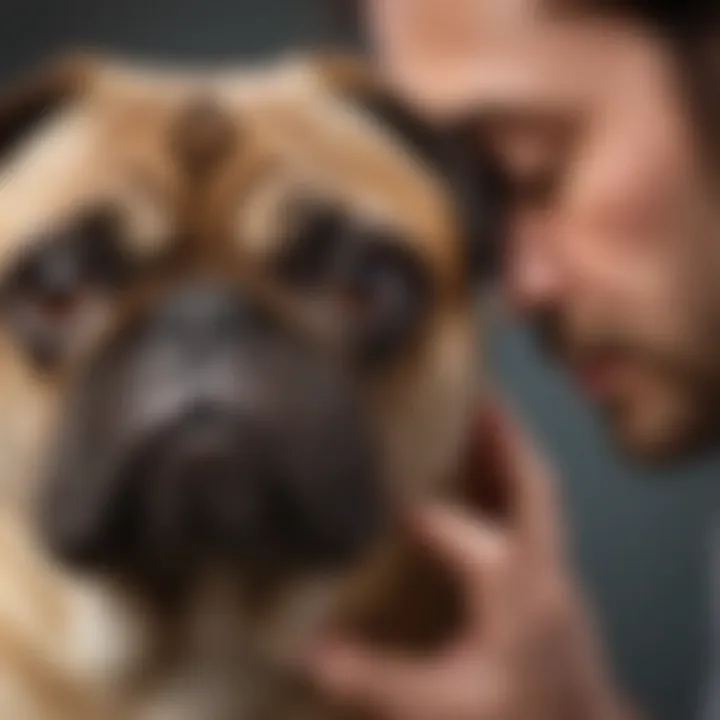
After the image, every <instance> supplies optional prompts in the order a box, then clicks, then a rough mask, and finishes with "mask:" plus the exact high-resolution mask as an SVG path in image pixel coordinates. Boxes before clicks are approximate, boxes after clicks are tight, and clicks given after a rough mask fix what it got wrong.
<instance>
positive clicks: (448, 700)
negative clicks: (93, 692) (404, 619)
mask: <svg viewBox="0 0 720 720" xmlns="http://www.w3.org/2000/svg"><path fill="white" fill-rule="evenodd" d="M360 10H361V14H362V17H363V21H364V23H365V27H366V28H367V30H368V32H369V36H370V39H371V41H372V43H373V46H374V50H375V53H376V57H377V60H378V62H379V63H380V66H381V68H382V70H383V72H384V73H385V74H386V76H387V78H388V80H389V82H390V83H392V84H393V85H394V86H395V88H396V89H397V90H398V92H400V93H403V94H405V95H406V96H408V97H409V98H410V99H411V100H412V101H414V102H416V103H417V104H418V105H419V106H421V108H422V109H423V110H424V111H425V112H426V113H428V114H429V115H431V116H433V118H434V119H435V120H436V121H444V120H451V121H455V120H457V119H465V118H467V117H468V116H473V117H476V118H477V121H478V130H479V134H480V132H481V131H482V133H483V134H484V137H485V138H486V139H488V140H489V141H490V142H491V143H492V145H493V146H494V148H495V150H496V151H497V153H498V155H499V157H500V158H501V161H502V162H503V164H504V166H505V168H506V170H507V172H508V173H509V175H510V177H511V179H512V181H513V185H514V192H515V198H514V207H513V212H512V232H511V237H510V242H509V246H508V248H507V253H506V265H505V286H506V288H507V292H508V297H509V299H510V300H511V301H512V303H513V304H514V306H515V307H516V308H517V309H518V310H519V311H521V312H522V313H524V314H525V315H526V316H527V317H529V318H530V319H532V320H533V321H535V322H536V324H537V326H538V328H539V329H540V330H541V336H542V338H543V339H544V340H545V342H546V343H547V345H548V347H549V348H551V349H552V350H553V351H554V352H556V353H557V355H558V357H559V358H561V359H562V360H563V361H564V362H565V363H566V364H567V365H568V366H569V367H570V368H571V370H572V371H573V373H574V374H575V375H576V377H577V379H578V381H579V384H580V385H581V387H582V388H583V389H584V390H585V391H586V392H587V393H588V394H589V395H590V396H591V397H592V398H593V399H594V400H595V401H596V402H597V403H598V405H599V407H600V408H601V409H602V411H603V413H604V414H605V416H606V417H607V420H608V423H609V426H610V429H611V431H612V432H613V434H614V436H615V437H616V438H617V440H618V442H619V443H620V444H621V445H622V446H623V447H624V448H625V449H627V450H628V451H630V452H632V453H634V454H635V455H637V456H640V457H644V458H648V459H653V460H657V459H661V458H668V457H677V456H680V455H682V454H683V453H685V452H688V451H691V450H693V449H696V448H698V447H699V446H700V445H701V444H704V443H708V442H714V443H717V442H718V440H720V423H719V422H718V420H719V419H720V202H719V201H720V4H719V3H718V2H717V0H704V1H703V0H697V2H691V1H689V0H686V1H685V2H683V3H680V2H678V3H671V2H667V3H665V4H664V5H663V3H662V2H658V1H656V2H643V1H642V0H634V1H633V0H627V1H625V2H622V1H621V0H618V1H613V0H594V1H593V0H587V1H581V0H574V1H571V0H567V2H553V1H552V0H537V1H535V2H532V1H531V0H526V1H525V0H517V1H514V2H511V1H510V0H443V2H440V0H366V2H365V3H362V4H361V7H360ZM491 422H492V424H493V428H494V430H495V433H494V438H495V443H494V447H493V452H495V453H496V459H497V454H498V453H499V457H500V460H501V462H502V463H503V464H504V470H505V474H506V477H507V479H508V481H509V482H510V483H511V487H512V488H513V489H514V490H515V491H516V493H515V498H516V503H515V512H514V515H513V516H512V518H511V520H510V521H509V522H508V523H507V525H505V526H502V527H498V526H497V525H490V524H489V523H488V522H487V521H485V520H484V519H482V518H468V517H464V516H463V515H462V514H460V513H458V512H456V511H453V510H452V509H447V508H444V509H437V508H436V509H431V510H427V511H423V512H422V513H421V517H420V518H419V522H418V532H420V533H422V534H423V536H424V537H425V538H426V539H427V540H428V541H429V542H430V543H431V545H432V546H433V547H434V548H435V549H436V550H437V552H438V553H439V554H440V555H441V556H442V557H444V558H445V559H446V560H447V562H448V563H449V564H450V565H451V566H452V567H454V568H455V569H457V572H458V576H459V577H460V578H461V580H462V582H463V583H464V587H465V588H466V592H467V602H468V607H469V609H470V614H471V620H470V621H469V623H468V627H467V629H466V632H465V633H464V634H463V635H462V636H461V637H459V638H458V639H457V642H456V643H454V644H453V645H452V646H451V647H449V648H448V649H447V651H446V652H445V653H442V654H441V655H440V656H438V657H436V658H433V659H431V660H422V661H413V660H411V659H397V658H386V657H380V656H377V655H376V654H372V653H370V652H369V651H367V650H364V649H362V648H358V647H354V646H353V645H352V643H347V642H346V643H343V642H341V641H340V640H335V641H334V642H333V643H331V644H328V647H326V648H323V649H322V650H321V651H319V652H318V656H317V658H316V660H315V665H314V667H315V670H316V673H315V674H316V676H317V678H318V681H319V682H320V684H321V685H322V686H323V687H324V688H326V689H327V690H328V692H330V693H331V694H335V695H336V696H338V697H339V698H341V699H346V700H359V701H362V702H365V703H369V704H371V705H374V706H375V707H376V709H379V710H380V711H381V712H383V713H384V714H386V715H387V716H388V717H390V718H394V719H395V720H411V719H412V720H424V719H425V718H426V719H427V720H431V719H432V720H490V719H493V720H521V719H522V720H525V719H526V718H532V719H533V720H575V719H576V718H577V719H578V720H579V719H582V720H595V719H597V720H601V719H602V720H616V719H619V718H626V717H629V710H628V707H627V705H626V704H625V702H624V699H623V697H622V693H621V691H620V690H618V689H617V687H616V686H615V684H614V682H613V680H612V678H610V677H609V673H608V671H607V668H606V664H605V662H604V660H603V658H602V653H601V651H600V649H599V647H598V644H597V643H596V642H595V641H594V638H593V634H592V630H591V623H590V620H589V619H588V613H587V611H586V610H585V609H584V608H583V605H584V603H583V602H582V601H581V600H580V599H579V593H578V592H577V590H576V589H575V588H574V583H573V581H572V578H571V573H570V571H569V570H568V568H567V565H566V563H565V561H564V559H563V557H562V549H561V547H562V543H561V542H560V540H559V537H558V520H557V518H556V517H555V516H554V514H553V504H552V502H551V500H550V498H549V497H548V496H549V492H548V488H549V484H550V479H549V477H548V476H547V471H545V470H543V469H542V465H541V463H540V462H539V461H538V459H537V457H536V456H535V455H534V454H533V453H532V451H531V450H530V449H529V448H528V447H527V444H526V442H525V441H524V440H523V438H522V437H521V436H520V435H519V434H518V432H517V431H516V430H514V429H513V428H512V427H511V425H510V423H509V422H508V421H507V420H498V418H494V419H492V420H491ZM479 606H482V617H481V618H480V615H481V614H480V613H479V612H477V613H476V614H477V615H478V617H479V620H478V622H477V623H475V622H473V619H474V614H473V609H475V610H476V609H477V608H478V607H479ZM709 712H710V715H708V718H715V719H717V718H718V717H720V706H718V707H716V708H715V709H710V710H709Z"/></svg>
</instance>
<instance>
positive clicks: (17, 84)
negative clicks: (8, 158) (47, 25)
mask: <svg viewBox="0 0 720 720" xmlns="http://www.w3.org/2000/svg"><path fill="white" fill-rule="evenodd" d="M92 65H93V63H92V61H91V60H90V58H89V56H85V55H80V54H78V55H68V56H65V57H62V58H58V59H57V60H54V61H51V62H49V63H47V64H45V65H43V66H41V67H39V68H37V69H36V70H34V71H31V72H30V73H28V74H27V75H25V76H24V77H21V78H20V79H19V80H16V81H14V82H11V83H10V84H9V85H6V86H4V87H1V88H0V162H1V161H2V158H3V157H4V156H5V155H6V153H7V152H8V151H10V150H11V149H12V147H13V146H14V145H15V144H16V143H17V142H19V141H20V140H21V139H22V138H23V137H24V136H25V135H26V134H27V133H29V132H31V130H32V129H33V127H35V126H36V125H37V123H39V122H40V121H41V120H42V119H43V118H44V117H45V116H47V115H48V114H50V113H52V112H54V111H55V110H58V109H60V108H61V107H62V106H63V105H65V104H66V103H68V102H71V101H72V100H73V99H75V98H76V97H78V96H79V95H80V94H82V93H83V92H84V90H85V89H86V87H87V85H88V83H89V81H90V77H91V74H92V73H91V68H92Z"/></svg>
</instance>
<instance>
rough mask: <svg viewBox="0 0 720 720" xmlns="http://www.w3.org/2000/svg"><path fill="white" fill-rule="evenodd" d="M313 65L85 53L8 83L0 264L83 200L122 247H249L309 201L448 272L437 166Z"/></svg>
mask: <svg viewBox="0 0 720 720" xmlns="http://www.w3.org/2000/svg"><path fill="white" fill-rule="evenodd" d="M329 77H330V75H329V73H328V72H327V68H326V67H324V66H323V65H322V64H319V63H317V62H314V61H298V60H292V61H284V62H282V63H278V64H277V65H276V66H273V67H266V68H263V69H260V70H257V71H252V70H250V71H241V72H238V71H228V72H227V73H223V72H214V73H208V74H204V73H186V74H182V73H180V72H176V71H170V72H164V71H161V70H149V69H147V68H141V69H135V68H132V67H128V66H120V65H116V64H112V63H109V62H104V61H95V60H94V61H92V62H89V61H83V62H82V63H77V62H76V63H75V65H73V66H72V67H66V68H64V69H63V72H60V71H59V70H58V71H57V72H56V73H55V75H54V76H52V77H49V78H48V77H46V78H45V79H44V82H45V84H46V86H42V84H40V86H39V87H35V88H21V89H22V91H23V92H21V93H18V94H16V95H13V93H12V92H9V93H8V100H7V105H8V107H3V106H2V104H1V103H0V117H3V118H5V120H4V121H3V120H0V136H3V135H5V136H6V137H4V138H3V141H2V142H3V147H2V148H1V149H0V151H1V153H2V154H1V155H0V170H1V172H2V182H1V184H0V245H1V248H0V265H1V266H2V267H5V266H6V265H7V264H8V263H11V262H13V261H14V260H15V259H16V258H17V257H18V255H19V254H21V253H22V252H23V251H24V250H25V249H26V248H28V247H31V246H32V244H33V243H34V242H39V241H41V240H42V239H43V238H47V237H48V235H51V234H52V233H53V232H55V231H57V230H58V229H63V228H68V227H71V226H74V225H75V224H76V223H77V222H80V221H82V219H83V218H85V217H87V216H91V215H93V214H95V213H97V211H98V210H110V211H112V212H113V213H114V216H115V217H116V218H117V219H118V220H119V221H120V223H121V226H122V232H121V237H122V240H123V243H125V245H126V246H127V248H129V249H130V250H132V252H133V253H137V254H139V255H143V256H147V255H153V254H154V253H159V252H162V251H163V250H167V249H169V248H171V247H172V246H173V244H176V243H179V242H180V241H183V242H186V243H187V242H188V241H189V240H191V241H193V242H194V243H196V244H197V246H200V247H203V248H210V247H223V249H224V252H227V251H228V250H230V251H232V252H234V253H237V258H246V259H247V260H248V262H252V261H253V260H257V259H259V258H260V259H262V258H265V257H268V256H269V255H271V254H272V253H273V252H274V251H275V250H276V248H277V245H278V244H279V243H282V242H283V241H284V239H285V238H286V237H287V236H288V234H289V227H288V226H290V230H291V229H292V228H291V226H292V225H293V223H298V222H302V221H303V218H305V217H306V215H307V212H308V208H310V207H313V208H316V207H317V206H322V207H325V208H328V209H329V208H332V209H333V211H334V212H338V213H341V214H343V215H344V216H347V217H350V218H353V217H355V218H358V219H362V221H363V223H365V224H376V225H377V226H378V227H381V228H384V229H385V230H391V231H392V235H393V237H394V238H395V239H396V240H397V242H400V243H403V242H404V243H410V244H411V245H412V247H413V251H414V252H415V253H417V254H419V255H420V256H421V257H424V259H425V260H426V262H427V264H428V266H431V267H433V268H435V270H434V272H435V273H436V274H438V275H441V274H442V273H447V274H448V275H449V276H448V281H449V282H450V283H451V284H454V280H453V278H452V274H454V273H457V272H460V271H461V265H462V263H461V261H460V259H459V255H460V254H459V253H457V252H456V244H455V243H453V242H450V238H449V236H450V235H452V234H454V233H456V232H457V230H456V229H455V228H454V224H453V223H454V222H455V218H454V215H453V213H452V211H451V208H450V204H449V203H448V202H447V198H446V197H445V194H444V192H443V191H442V185H441V184H440V183H439V181H438V178H437V177H434V176H433V174H432V173H431V172H427V171H426V170H425V169H424V168H423V166H422V165H421V164H419V163H418V162H417V158H415V157H414V156H413V154H412V152H410V151H408V150H407V149H406V148H403V147H402V144H401V143H398V142H397V139H396V138H395V137H393V135H392V133H389V132H386V129H385V128H383V126H382V124H381V123H378V122H376V121H375V120H374V118H372V117H370V116H369V115H367V114H363V113H361V112H359V111H358V109H357V107H356V106H355V105H353V104H351V103H348V102H346V101H345V99H344V98H343V97H342V93H340V92H338V88H337V87H336V86H335V85H334V83H333V82H332V81H331V80H330V79H329ZM53 83H54V85H53ZM50 90H52V92H50ZM33 92H34V93H36V95H37V97H33V94H32V93H33ZM13 123H15V125H16V126H15V127H14V126H13ZM0 269H1V268H0Z"/></svg>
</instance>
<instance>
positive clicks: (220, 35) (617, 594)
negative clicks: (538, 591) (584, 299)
mask: <svg viewBox="0 0 720 720" xmlns="http://www.w3.org/2000/svg"><path fill="white" fill-rule="evenodd" d="M326 36H327V25H326V24H325V23H324V21H323V18H322V17H321V13H320V11H319V10H318V9H317V7H316V6H315V7H314V6H313V2H312V1H311V0H24V1H23V0H2V2H0V78H4V77H6V76H8V75H10V74H14V73H16V72H17V71H18V70H19V69H21V68H22V67H24V66H26V65H27V64H28V63H30V62H34V61H35V60H36V59H38V58H40V57H43V56H46V55H48V54H50V53H52V52H53V51H55V50H56V49H60V48H64V47H67V46H72V45H75V44H87V43H90V44H92V45H94V46H97V47H100V48H110V49H114V50H119V51H126V52H132V53H134V54H143V55H151V56H152V55H154V56H158V55H159V56H163V57H177V58H185V59H187V58H190V59H194V58H223V59H226V58H242V57H248V56H257V55H261V54H268V53H273V52H275V51H278V50H281V49H283V48H287V47H288V46H299V45H300V46H302V45H305V44H308V43H313V42H315V41H317V40H319V39H321V38H323V37H326ZM493 336H494V342H493V343H492V347H493V349H494V352H493V356H494V363H495V366H496V368H497V370H498V373H499V375H500V376H502V378H503V379H504V382H505V385H506V386H507V387H508V388H509V390H510V392H511V393H512V394H513V396H514V397H515V398H516V400H517V404H518V406H519V407H520V408H521V409H522V410H523V411H525V413H526V416H527V418H528V421H529V422H531V423H532V425H533V427H534V428H535V430H536V432H537V434H538V436H539V437H540V439H541V440H542V441H543V443H544V445H545V446H546V447H547V449H548V451H549V452H550V453H551V454H552V456H553V458H554V459H555V461H556V464H557V466H558V467H559V468H560V469H561V470H562V478H563V489H564V492H565V500H566V505H567V510H568V513H569V517H570V520H571V526H572V539H573V542H574V548H575V556H576V558H577V561H578V565H579V569H580V571H581V573H582V576H583V578H584V580H585V581H586V584H587V587H588V589H589V592H590V595H591V596H592V597H593V598H594V600H595V602H596V605H597V607H598V609H599V616H600V621H601V624H602V628H603V630H604V631H605V635H606V637H607V639H608V641H609V644H610V646H611V650H612V653H613V657H614V659H615V665H616V669H617V673H618V674H619V676H620V677H621V678H622V680H623V681H624V682H625V683H626V685H627V686H628V687H630V688H631V689H632V690H633V691H634V692H635V693H636V695H637V696H638V697H639V698H640V699H641V700H642V703H643V705H644V707H645V709H646V710H648V711H649V713H650V715H651V717H652V718H657V720H689V719H690V718H692V717H693V716H694V714H695V709H696V705H697V701H698V697H699V693H700V690H701V682H702V675H703V669H704V666H705V662H706V660H705V658H706V654H707V569H708V544H709V531H710V527H711V522H712V516H713V510H714V508H715V507H716V506H717V505H718V499H719V497H720V467H717V466H716V465H714V464H713V463H705V464H704V466H701V467H694V468H683V469H682V470H680V471H675V472H674V473H667V474H666V476H664V477H662V478H660V479H659V481H658V480H657V479H656V478H654V477H653V478H648V477H647V476H643V475H642V474H640V473H639V472H632V471H631V470H630V469H629V468H627V467H626V466H625V465H623V464H622V463H621V462H619V461H618V460H617V459H616V458H615V457H614V456H613V455H612V454H611V453H610V452H609V451H608V449H607V447H606V446H605V445H604V442H603V439H602V437H601V435H600V433H599V432H598V429H597V428H596V427H595V425H594V423H593V420H592V417H591V416H590V414H589V413H588V411H587V410H586V409H585V408H584V407H583V406H582V404H581V403H580V402H579V401H578V400H577V399H576V398H575V397H574V396H573V395H572V394H571V392H570V391H569V389H568V388H567V386H566V385H565V383H564V381H563V379H562V377H560V376H559V375H558V374H557V372H556V371H555V370H554V369H553V368H552V367H548V366H547V365H545V364H543V362H542V361H541V360H540V359H539V358H538V357H537V356H536V354H535V353H534V352H533V349H532V347H531V345H530V344H529V343H528V340H527V337H526V336H525V334H524V333H523V332H522V330H521V329H518V328H513V327H511V326H509V325H507V324H506V323H500V324H499V325H498V328H497V329H496V331H495V332H494V333H493ZM715 476H716V477H717V478H718V481H719V482H717V483H715V487H713V477H715ZM651 480H652V482H651Z"/></svg>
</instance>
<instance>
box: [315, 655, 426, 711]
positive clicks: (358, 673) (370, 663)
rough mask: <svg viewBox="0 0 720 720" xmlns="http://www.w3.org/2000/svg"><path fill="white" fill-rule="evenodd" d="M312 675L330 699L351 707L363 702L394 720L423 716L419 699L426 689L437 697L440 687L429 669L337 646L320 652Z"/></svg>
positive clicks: (420, 665) (419, 664)
mask: <svg viewBox="0 0 720 720" xmlns="http://www.w3.org/2000/svg"><path fill="white" fill-rule="evenodd" d="M311 673H312V675H313V678H314V680H315V682H316V683H317V685H318V686H319V688H320V690H322V691H323V692H324V693H326V694H327V695H328V696H329V697H332V698H334V699H335V700H337V701H339V702H341V703H343V704H348V705H353V704H359V703H361V704H362V705H363V706H365V707H368V708H371V709H373V710H376V711H380V712H381V714H383V715H386V716H388V717H392V718H393V719H394V720H405V719H407V720H410V719H411V718H418V717H420V716H421V709H422V700H421V698H420V697H419V696H420V695H422V694H423V692H424V689H425V688H432V693H433V696H434V695H435V694H436V692H437V685H438V682H437V677H436V676H435V672H434V671H433V669H432V668H431V667H430V666H425V665H422V664H421V663H418V662H415V663H413V662H411V661H409V660H408V661H405V660H399V659H395V658H391V657H388V656H386V655H382V654H374V653H371V652H369V651H367V650H364V649H361V648H358V647H355V646H350V645H341V644H338V643H336V644H334V645H333V646H332V647H331V648H324V649H323V650H322V651H321V652H320V653H318V655H317V656H316V657H315V658H314V661H313V662H312V663H311ZM434 703H435V701H434V700H433V704H434Z"/></svg>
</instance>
